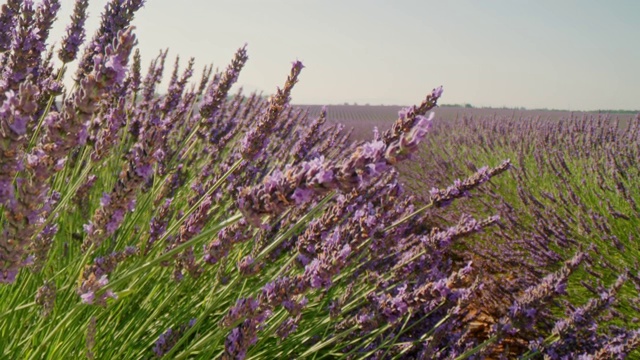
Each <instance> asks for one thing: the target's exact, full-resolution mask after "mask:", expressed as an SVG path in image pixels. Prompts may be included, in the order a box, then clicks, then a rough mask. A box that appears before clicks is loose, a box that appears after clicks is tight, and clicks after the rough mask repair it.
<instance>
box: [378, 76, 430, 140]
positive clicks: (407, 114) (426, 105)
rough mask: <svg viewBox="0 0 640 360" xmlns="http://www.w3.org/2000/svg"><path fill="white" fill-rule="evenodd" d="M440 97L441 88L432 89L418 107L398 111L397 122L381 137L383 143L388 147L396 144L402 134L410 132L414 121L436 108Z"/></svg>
mask: <svg viewBox="0 0 640 360" xmlns="http://www.w3.org/2000/svg"><path fill="white" fill-rule="evenodd" d="M440 96H442V86H440V87H438V88H435V89H433V91H432V92H431V94H429V95H427V97H426V98H425V99H424V101H423V102H422V103H421V104H420V105H419V106H412V107H409V108H406V109H403V110H402V111H400V113H399V114H398V115H399V117H398V120H396V122H395V123H394V124H393V126H392V127H391V129H389V130H387V131H385V132H384V134H383V135H382V140H383V141H384V143H385V144H386V145H387V146H389V145H391V144H392V143H396V142H398V140H400V137H401V136H402V134H405V133H407V132H408V131H410V130H411V129H412V128H413V127H414V123H415V122H416V121H420V120H419V119H420V116H424V114H426V113H427V112H428V111H429V110H431V109H433V108H434V107H436V106H438V99H439V98H440Z"/></svg>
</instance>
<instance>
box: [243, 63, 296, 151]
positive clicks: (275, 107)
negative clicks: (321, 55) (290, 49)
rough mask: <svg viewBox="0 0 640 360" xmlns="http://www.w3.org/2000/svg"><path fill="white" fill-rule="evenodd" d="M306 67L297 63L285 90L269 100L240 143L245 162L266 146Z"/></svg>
mask: <svg viewBox="0 0 640 360" xmlns="http://www.w3.org/2000/svg"><path fill="white" fill-rule="evenodd" d="M303 67H304V66H303V65H302V63H301V62H300V61H295V62H294V63H293V67H292V68H291V73H290V74H289V77H288V78H287V81H286V82H285V85H284V88H283V89H278V90H277V92H276V94H275V95H273V96H272V97H271V98H270V99H269V107H268V109H267V110H266V112H265V113H264V114H263V115H262V116H261V117H260V119H259V120H258V123H257V124H256V125H255V126H253V127H251V129H249V131H248V132H247V134H246V135H245V136H244V138H243V139H242V141H241V142H240V144H241V147H242V150H241V154H242V157H243V158H244V159H245V160H253V159H255V158H256V157H257V156H258V155H259V154H260V152H261V151H262V149H263V148H264V147H265V145H266V141H267V138H268V136H269V134H270V132H271V130H272V129H273V127H274V126H275V124H276V121H277V119H278V116H279V115H280V114H281V113H282V111H283V110H284V109H285V107H286V106H287V104H288V103H289V100H290V99H289V96H290V94H291V90H292V89H293V86H294V85H295V84H296V82H298V76H299V75H300V72H301V71H302V68H303Z"/></svg>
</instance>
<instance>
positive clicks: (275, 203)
mask: <svg viewBox="0 0 640 360" xmlns="http://www.w3.org/2000/svg"><path fill="white" fill-rule="evenodd" d="M417 117H420V119H419V120H418V121H416V122H415V123H414V127H413V128H411V129H409V131H408V132H407V133H403V134H401V135H400V136H399V137H398V140H397V141H396V142H394V143H391V144H390V145H389V146H387V145H385V143H384V142H382V141H372V142H368V143H365V144H363V145H361V146H359V147H358V148H356V149H355V150H354V152H353V153H352V154H351V155H350V156H349V157H348V158H346V159H344V160H343V161H342V162H340V163H338V164H333V163H331V162H329V161H326V160H325V159H324V157H320V158H316V159H313V160H310V161H305V162H302V163H300V164H298V165H294V166H291V165H287V167H285V170H284V172H283V171H280V170H275V171H273V172H272V173H271V175H270V176H268V177H267V178H266V179H265V180H264V181H263V182H262V184H260V185H258V186H255V187H245V188H244V189H242V190H241V191H240V195H239V200H238V207H239V208H240V210H241V211H242V212H243V214H244V215H245V216H246V217H247V219H248V221H250V222H251V223H252V224H255V225H259V224H260V222H261V220H260V219H261V216H262V215H269V214H276V213H280V212H282V211H284V210H285V209H287V208H289V207H291V206H293V205H294V204H296V205H299V204H303V203H306V202H308V201H310V200H311V199H313V198H316V197H318V196H322V195H324V194H327V193H329V192H330V191H332V190H341V191H344V192H348V191H350V190H352V189H354V188H357V187H359V186H364V185H367V184H369V183H370V181H371V180H372V179H374V178H375V177H376V176H378V175H380V174H382V173H383V172H384V171H386V170H387V169H388V168H389V166H390V165H391V164H393V163H395V161H397V160H403V159H406V158H407V155H408V153H409V152H411V151H414V150H415V149H416V147H417V144H418V143H420V141H421V140H422V139H423V138H424V136H425V135H426V132H427V130H428V128H429V126H430V125H429V124H430V118H427V117H424V116H421V115H419V116H417Z"/></svg>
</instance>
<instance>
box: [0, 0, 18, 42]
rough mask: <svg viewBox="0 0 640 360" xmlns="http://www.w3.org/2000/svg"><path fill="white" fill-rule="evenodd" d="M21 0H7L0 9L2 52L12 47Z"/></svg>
mask: <svg viewBox="0 0 640 360" xmlns="http://www.w3.org/2000/svg"><path fill="white" fill-rule="evenodd" d="M21 3H22V1H21V0H7V2H6V3H5V4H4V5H2V9H1V10H0V53H4V52H5V51H7V50H9V49H11V41H12V40H13V37H12V35H13V29H14V27H15V23H16V18H17V16H18V14H19V13H20V5H21Z"/></svg>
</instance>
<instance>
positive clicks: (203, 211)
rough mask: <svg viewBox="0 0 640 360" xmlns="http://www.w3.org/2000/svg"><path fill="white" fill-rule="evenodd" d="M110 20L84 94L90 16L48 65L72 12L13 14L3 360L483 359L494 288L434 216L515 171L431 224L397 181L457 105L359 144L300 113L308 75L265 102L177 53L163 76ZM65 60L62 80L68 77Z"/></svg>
mask: <svg viewBox="0 0 640 360" xmlns="http://www.w3.org/2000/svg"><path fill="white" fill-rule="evenodd" d="M143 2H144V1H142V0H112V1H110V2H109V3H108V4H107V6H106V8H105V11H104V13H103V15H102V21H101V24H100V27H99V29H98V31H97V33H96V34H95V35H94V36H93V38H92V39H91V40H90V41H89V42H88V44H87V46H85V50H84V52H83V54H82V56H81V57H80V59H79V64H78V70H77V72H76V73H75V74H74V75H73V79H74V81H75V84H74V86H73V87H71V88H65V86H63V82H62V80H63V78H64V74H65V69H66V68H67V66H68V64H69V63H70V62H72V61H74V60H75V59H76V57H77V56H78V54H79V48H80V46H81V45H82V44H83V43H84V39H85V35H84V23H85V20H86V10H87V6H88V3H87V0H77V1H76V2H75V9H74V13H73V16H72V19H71V25H70V26H69V27H68V31H67V35H66V36H65V38H64V39H62V41H61V43H60V46H59V47H58V48H57V49H54V48H50V49H49V50H48V51H47V42H48V32H49V29H50V27H51V25H52V23H53V21H54V20H55V18H56V14H57V11H58V10H59V8H60V2H59V1H57V0H43V1H41V2H40V3H38V4H34V3H33V2H32V1H30V0H24V1H20V0H9V1H7V3H6V4H4V5H3V6H2V8H1V11H0V34H1V36H0V63H1V64H2V74H1V78H0V102H1V104H2V105H1V106H0V169H1V170H0V206H1V207H2V210H3V211H2V217H1V219H0V224H1V225H0V226H1V229H2V231H1V234H0V280H1V282H2V286H1V287H0V298H1V299H2V301H1V302H0V319H1V321H0V330H1V331H0V344H2V348H1V349H0V351H2V357H7V358H78V357H81V356H85V357H87V358H108V359H112V358H126V359H137V358H149V357H151V356H156V357H162V356H165V357H167V358H185V357H196V358H203V359H209V358H215V357H222V358H227V359H242V358H275V357H286V358H298V357H309V356H311V355H313V356H317V357H321V356H329V357H347V358H360V357H372V358H375V357H377V358H389V357H407V358H410V357H416V356H419V357H429V358H435V357H441V358H446V357H455V356H462V357H466V356H471V355H472V354H473V353H474V352H476V351H477V348H478V347H480V348H482V347H483V346H485V345H486V344H487V343H486V342H485V339H483V338H480V337H474V336H473V333H472V332H471V331H470V329H469V326H468V321H467V320H466V319H467V318H468V314H469V313H470V311H471V310H472V309H471V308H470V305H471V304H472V301H471V300H472V299H473V297H474V294H475V292H477V291H479V290H480V289H481V288H482V286H483V285H482V283H481V282H479V281H477V280H476V275H477V272H478V268H477V267H476V266H475V265H474V264H472V263H470V262H469V263H460V262H455V261H451V258H450V257H449V255H450V253H451V251H450V249H451V246H452V245H453V244H454V240H457V239H460V238H463V237H467V236H470V235H472V234H474V233H477V232H479V231H481V230H483V229H484V228H485V227H488V226H490V225H493V224H494V223H496V221H497V218H495V217H488V218H487V219H486V220H479V221H477V220H474V219H473V218H471V217H469V216H465V217H463V218H462V219H461V220H460V222H459V223H458V224H457V225H455V226H452V227H450V228H448V229H439V228H437V227H435V226H426V225H424V224H425V221H424V219H421V218H420V216H421V214H423V213H424V211H426V210H427V209H428V208H442V207H444V206H445V205H448V204H450V203H451V202H452V201H454V200H456V199H458V198H460V197H462V196H464V195H466V194H467V193H468V191H471V190H473V189H475V188H476V187H478V186H479V185H480V184H482V183H485V182H487V181H488V180H489V179H490V178H491V177H493V176H495V175H498V174H499V173H501V172H503V171H505V170H507V169H508V168H509V166H510V163H509V162H504V163H502V164H500V165H498V166H496V167H495V168H492V169H488V168H483V169H481V170H479V171H478V172H477V173H476V174H475V175H473V176H471V177H470V178H469V179H468V180H466V181H464V182H456V183H455V184H454V185H453V186H451V187H449V188H446V189H443V190H437V189H434V190H433V191H432V193H431V195H430V202H429V205H427V206H424V207H421V208H416V207H415V206H414V204H413V198H412V197H411V196H408V195H406V194H405V193H404V192H403V189H402V186H401V185H400V184H399V183H398V180H397V173H396V172H395V170H394V166H395V165H396V164H397V163H399V162H401V161H404V160H407V158H408V157H409V156H410V155H411V153H413V152H415V151H416V150H417V147H418V144H419V143H420V142H421V141H422V140H423V139H424V138H425V136H426V135H427V131H428V129H429V127H430V123H431V118H430V117H427V116H426V115H427V113H428V111H429V110H431V109H432V108H434V107H435V106H436V105H437V101H438V98H439V97H440V95H441V93H442V91H441V89H435V90H434V91H433V92H432V93H431V94H429V95H428V96H427V97H426V99H425V100H424V101H423V102H422V103H421V104H420V105H419V106H415V107H411V108H407V109H405V110H404V111H403V112H402V113H401V114H400V116H399V119H398V120H397V122H396V123H395V124H394V126H393V128H392V129H390V130H388V131H386V132H384V133H383V134H379V133H374V135H373V139H372V141H369V142H366V143H360V144H351V143H349V142H348V141H347V139H348V133H344V132H343V131H342V127H340V126H337V125H334V126H329V125H327V124H325V116H324V115H321V116H319V117H318V118H314V119H308V118H307V117H306V116H305V114H304V112H301V111H296V110H294V108H292V107H291V106H290V105H289V102H290V94H291V91H292V89H293V87H294V85H295V84H296V82H297V81H298V77H299V76H300V73H301V71H302V69H303V66H302V64H301V63H299V62H294V63H293V66H292V69H291V73H290V74H289V76H288V77H287V79H286V82H285V84H284V86H283V87H282V88H280V89H277V91H276V93H275V94H274V95H273V96H271V97H270V98H268V99H263V98H261V97H259V96H257V95H256V94H252V95H249V96H244V95H243V94H242V92H238V93H237V94H236V95H231V94H230V93H229V91H230V89H231V88H232V86H233V85H234V83H236V81H237V79H238V76H239V73H240V71H241V69H242V68H243V66H244V64H245V62H246V61H247V59H248V57H247V53H246V49H245V48H241V49H239V50H238V52H237V53H236V54H235V57H234V59H233V60H232V62H231V64H230V65H229V66H228V67H227V68H226V69H225V70H224V71H221V72H218V71H215V72H214V71H213V69H212V67H206V68H205V69H204V71H203V73H202V76H201V77H200V79H199V80H198V81H195V82H192V81H191V79H192V76H193V72H194V61H193V60H190V61H189V62H188V63H187V65H186V67H184V68H183V69H182V70H181V69H180V66H179V65H180V63H179V60H178V59H176V62H175V66H174V68H173V72H172V74H171V78H170V82H169V87H168V89H167V91H166V92H165V93H164V95H158V93H159V92H160V91H159V90H158V89H157V86H158V85H159V83H160V81H161V79H162V77H163V73H164V69H165V61H166V58H167V52H166V51H165V52H161V53H160V55H159V56H158V57H157V58H156V59H154V60H153V61H152V62H151V64H150V66H149V68H148V70H147V71H146V73H143V72H142V70H141V58H140V55H139V53H138V52H137V51H135V52H134V48H135V44H136V39H135V35H134V28H132V27H131V26H130V23H131V21H132V19H133V17H134V14H135V12H136V11H137V10H139V9H140V8H141V7H142V6H143ZM54 55H57V56H58V59H59V60H60V62H59V65H58V62H57V61H54Z"/></svg>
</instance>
